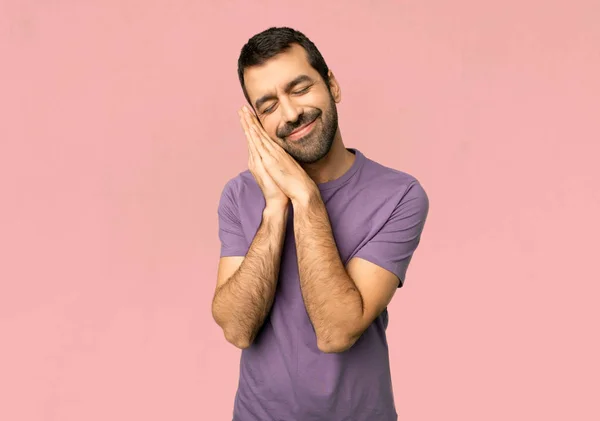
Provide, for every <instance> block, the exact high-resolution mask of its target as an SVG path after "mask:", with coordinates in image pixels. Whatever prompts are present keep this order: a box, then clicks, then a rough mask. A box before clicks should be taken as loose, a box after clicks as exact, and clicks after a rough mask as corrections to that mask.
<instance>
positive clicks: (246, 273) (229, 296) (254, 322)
mask: <svg viewBox="0 0 600 421" xmlns="http://www.w3.org/2000/svg"><path fill="white" fill-rule="evenodd" d="M287 213H288V212H287V209H270V208H265V210H264V211H263V219H262V222H261V225H260V227H259V229H258V231H257V233H256V235H255V236H254V239H253V241H252V244H251V245H250V248H249V250H248V253H247V254H246V257H245V258H244V260H243V261H242V263H241V265H240V267H239V268H238V270H237V271H236V272H235V273H234V274H233V275H232V276H231V277H230V278H229V279H228V280H227V282H225V283H224V284H223V285H222V286H220V287H219V288H218V289H217V291H216V292H215V297H214V300H213V316H214V318H215V321H216V322H217V323H218V324H219V325H220V326H221V327H222V328H223V331H224V333H225V337H226V338H227V340H228V341H229V342H231V343H233V344H235V345H236V346H238V347H239V348H246V347H248V346H249V345H250V344H251V343H252V342H253V341H254V338H255V337H256V334H257V333H258V331H259V329H260V327H261V326H262V324H263V322H264V320H265V318H266V316H267V314H268V313H269V311H270V309H271V305H272V304H273V298H274V296H275V289H276V287H277V278H278V275H279V266H280V261H281V250H282V247H283V241H284V238H285V228H286V222H287Z"/></svg>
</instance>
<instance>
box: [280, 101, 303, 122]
mask: <svg viewBox="0 0 600 421" xmlns="http://www.w3.org/2000/svg"><path fill="white" fill-rule="evenodd" d="M279 106H280V107H281V117H282V119H283V120H284V122H286V123H294V122H295V121H297V120H298V117H300V114H302V108H301V107H299V106H297V105H296V104H294V103H293V102H292V101H290V100H289V99H288V98H286V99H282V100H280V102H279Z"/></svg>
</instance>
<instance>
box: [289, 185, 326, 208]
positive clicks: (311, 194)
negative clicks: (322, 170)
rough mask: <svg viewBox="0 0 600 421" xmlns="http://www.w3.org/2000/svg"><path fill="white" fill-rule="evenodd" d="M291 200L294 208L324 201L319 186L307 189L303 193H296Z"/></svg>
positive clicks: (306, 206)
mask: <svg viewBox="0 0 600 421" xmlns="http://www.w3.org/2000/svg"><path fill="white" fill-rule="evenodd" d="M291 201H292V206H293V207H294V209H303V208H308V207H310V206H312V205H314V204H315V203H318V202H319V201H322V199H321V192H320V191H319V189H318V188H317V187H315V188H311V189H307V190H305V191H303V192H302V193H301V194H298V195H296V196H295V197H294V198H292V199H291Z"/></svg>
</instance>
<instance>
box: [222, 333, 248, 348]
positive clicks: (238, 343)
mask: <svg viewBox="0 0 600 421" xmlns="http://www.w3.org/2000/svg"><path fill="white" fill-rule="evenodd" d="M223 333H224V334H225V339H226V340H227V342H229V343H230V344H232V345H233V346H235V347H236V348H239V349H246V348H248V347H249V346H250V345H252V338H250V337H248V335H244V334H241V333H239V332H234V331H231V330H228V329H223Z"/></svg>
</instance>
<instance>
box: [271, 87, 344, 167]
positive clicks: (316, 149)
mask: <svg viewBox="0 0 600 421" xmlns="http://www.w3.org/2000/svg"><path fill="white" fill-rule="evenodd" d="M329 98H330V102H329V107H328V109H327V110H325V112H324V111H323V110H321V109H319V108H314V109H311V110H310V111H309V112H306V113H302V114H300V116H298V119H297V120H296V121H295V122H294V123H288V124H286V125H285V126H284V127H283V128H281V129H278V130H277V133H276V134H277V137H278V138H279V139H281V141H282V145H281V147H282V148H283V149H284V150H285V151H286V152H287V153H288V154H289V155H290V156H291V157H292V158H294V159H295V160H296V162H298V163H299V164H314V163H315V162H318V161H320V160H321V159H323V158H324V157H325V156H327V154H328V153H329V151H330V150H331V146H332V145H333V141H334V139H335V134H336V132H337V128H338V114H337V108H336V106H335V101H334V100H333V97H332V96H331V95H330V96H329ZM318 118H320V119H321V127H320V130H319V127H318V123H319V122H318V121H317V122H316V123H315V124H317V126H316V127H314V128H313V129H312V131H311V132H310V133H308V134H307V135H306V136H304V137H302V138H300V139H297V140H294V141H287V140H286V139H285V138H286V137H287V136H289V135H290V133H291V132H293V131H294V130H295V129H297V128H298V127H300V126H304V125H305V124H308V123H311V122H313V121H315V120H316V119H318Z"/></svg>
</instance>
